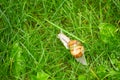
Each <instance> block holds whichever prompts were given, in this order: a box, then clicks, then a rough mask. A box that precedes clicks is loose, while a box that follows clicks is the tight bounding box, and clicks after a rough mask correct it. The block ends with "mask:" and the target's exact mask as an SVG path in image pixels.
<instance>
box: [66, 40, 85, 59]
mask: <svg viewBox="0 0 120 80" xmlns="http://www.w3.org/2000/svg"><path fill="white" fill-rule="evenodd" d="M68 46H69V48H70V52H71V54H72V55H73V56H74V57H75V58H79V57H81V56H83V54H84V47H83V46H82V45H81V43H80V42H78V41H77V40H70V41H69V43H68Z"/></svg>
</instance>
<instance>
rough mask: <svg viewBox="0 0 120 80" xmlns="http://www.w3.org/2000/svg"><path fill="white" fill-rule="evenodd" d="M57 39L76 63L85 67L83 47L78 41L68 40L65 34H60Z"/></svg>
mask: <svg viewBox="0 0 120 80" xmlns="http://www.w3.org/2000/svg"><path fill="white" fill-rule="evenodd" d="M58 38H59V39H60V41H61V42H62V43H63V45H64V46H65V47H66V49H70V53H71V55H72V56H73V57H74V58H75V59H76V60H77V61H78V62H80V63H82V64H83V65H87V62H86V59H85V56H84V47H83V45H82V44H81V43H80V42H79V41H77V40H70V38H69V37H67V36H66V35H65V34H63V33H62V32H61V33H59V34H58Z"/></svg>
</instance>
